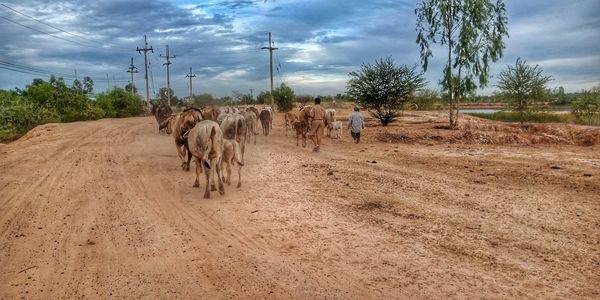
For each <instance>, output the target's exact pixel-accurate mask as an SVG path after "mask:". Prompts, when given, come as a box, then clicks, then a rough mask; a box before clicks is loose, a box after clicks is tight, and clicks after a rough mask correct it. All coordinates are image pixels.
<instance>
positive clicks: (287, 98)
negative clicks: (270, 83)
mask: <svg viewBox="0 0 600 300" xmlns="http://www.w3.org/2000/svg"><path fill="white" fill-rule="evenodd" d="M294 99H295V95H294V91H293V90H292V88H290V87H289V86H287V85H285V83H282V84H281V85H280V86H279V87H278V88H276V89H275V90H273V100H274V101H275V103H276V104H277V109H278V110H279V111H280V112H288V111H290V110H292V108H294Z"/></svg>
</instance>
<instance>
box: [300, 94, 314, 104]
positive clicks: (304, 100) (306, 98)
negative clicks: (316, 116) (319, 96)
mask: <svg viewBox="0 0 600 300" xmlns="http://www.w3.org/2000/svg"><path fill="white" fill-rule="evenodd" d="M313 99H314V98H313V97H312V96H311V95H298V96H296V102H300V103H302V104H307V103H310V102H311V101H313Z"/></svg>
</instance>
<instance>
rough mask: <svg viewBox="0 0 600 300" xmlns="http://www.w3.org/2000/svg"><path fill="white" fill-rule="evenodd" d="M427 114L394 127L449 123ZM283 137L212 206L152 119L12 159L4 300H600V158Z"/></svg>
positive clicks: (113, 123) (49, 131)
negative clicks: (318, 143)
mask: <svg viewBox="0 0 600 300" xmlns="http://www.w3.org/2000/svg"><path fill="white" fill-rule="evenodd" d="M346 113H349V112H346V111H340V114H339V116H340V118H345V116H346ZM418 115H419V117H418V118H417V117H415V119H414V120H412V119H410V117H408V118H407V119H405V120H403V122H402V123H400V124H399V125H398V126H396V125H394V126H395V127H390V128H391V129H397V130H414V131H415V132H420V130H425V129H423V128H432V127H433V126H435V125H439V124H442V122H443V120H442V118H441V117H440V116H438V115H433V114H432V115H428V114H426V113H424V114H420V113H419V114H418ZM438 119H439V120H438ZM424 121H425V122H428V123H427V124H425V123H423V122H424ZM411 122H412V123H411ZM282 124H283V118H282V115H280V114H277V115H276V116H275V126H274V127H275V130H274V134H273V135H272V136H269V137H264V136H259V138H258V142H257V145H256V146H255V145H248V147H247V148H246V159H245V163H246V165H245V166H244V168H243V169H242V173H243V178H242V180H243V183H242V187H241V188H239V189H237V188H235V187H234V186H235V184H236V183H237V182H236V180H235V177H234V180H233V184H232V186H228V187H226V194H225V195H224V196H219V195H218V194H217V193H215V194H213V198H211V199H202V191H201V189H197V188H193V187H192V183H193V180H194V175H193V172H184V171H182V170H181V169H180V168H179V165H180V163H179V161H178V158H177V155H176V152H175V147H174V145H173V140H172V138H171V137H169V136H161V135H158V134H157V133H156V132H157V128H156V122H155V120H154V118H152V117H147V118H130V119H118V120H117V119H115V120H100V121H93V122H79V123H71V124H49V125H45V126H42V127H38V128H37V129H36V130H33V131H31V132H30V133H29V134H28V135H26V136H25V137H23V138H21V139H20V140H18V141H16V142H13V143H10V144H6V145H0V174H1V175H0V298H2V299H4V298H6V299H13V298H43V299H53V298H84V297H87V298H90V297H91V298H169V299H171V298H205V299H248V298H259V299H332V298H333V299H370V298H372V299H403V298H589V299H597V298H598V297H600V288H599V287H598V282H600V271H599V270H600V268H599V267H598V266H599V264H600V250H599V249H600V244H599V241H600V239H599V237H600V223H599V220H600V202H599V198H598V195H599V194H600V180H598V178H600V155H599V154H598V153H600V152H599V151H598V150H599V149H598V145H596V146H591V147H578V146H573V145H569V144H568V143H566V144H560V143H559V145H549V144H535V145H530V146H512V145H507V146H506V145H494V144H491V145H481V144H480V143H464V144H463V143H458V144H454V145H450V144H448V143H445V142H441V141H440V142H438V141H436V142H435V143H422V142H415V143H409V144H407V143H395V144H394V143H384V142H380V141H378V140H377V134H378V133H381V132H383V131H384V130H388V131H389V132H391V129H390V128H386V129H382V128H381V127H369V128H367V130H366V131H365V135H364V139H363V143H361V144H358V145H356V144H353V143H352V140H351V138H350V137H349V134H348V133H347V131H344V134H343V138H342V139H341V140H334V139H329V138H327V139H325V145H324V146H323V147H322V152H321V153H318V154H315V153H312V152H311V151H310V147H307V148H302V147H296V146H295V138H293V137H292V136H291V135H290V136H286V135H285V130H284V129H283V127H282ZM406 126H408V129H404V128H403V127H406ZM440 130H441V129H440ZM444 132H454V131H450V130H444ZM430 134H431V135H437V134H438V133H433V132H432V133H430ZM555 135H556V134H555ZM309 144H310V143H309ZM201 188H202V187H201Z"/></svg>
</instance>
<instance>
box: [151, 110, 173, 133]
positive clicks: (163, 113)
mask: <svg viewBox="0 0 600 300" xmlns="http://www.w3.org/2000/svg"><path fill="white" fill-rule="evenodd" d="M150 105H152V114H153V115H154V118H155V119H156V123H158V126H159V127H160V125H161V124H162V123H163V122H164V121H165V120H166V119H168V118H169V116H171V114H173V111H172V110H171V107H170V106H168V105H166V104H164V103H159V104H158V105H154V104H150ZM164 131H165V129H164V128H163V129H162V130H161V129H159V130H158V132H159V133H164Z"/></svg>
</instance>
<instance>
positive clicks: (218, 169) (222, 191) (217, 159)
mask: <svg viewBox="0 0 600 300" xmlns="http://www.w3.org/2000/svg"><path fill="white" fill-rule="evenodd" d="M221 159H222V158H221V157H218V158H215V159H214V160H215V161H216V162H217V163H216V164H215V165H216V166H217V168H216V170H215V171H216V172H217V178H219V180H218V181H219V194H221V195H225V187H224V186H223V181H222V180H221V166H220V164H219V162H220V160H221Z"/></svg>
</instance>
